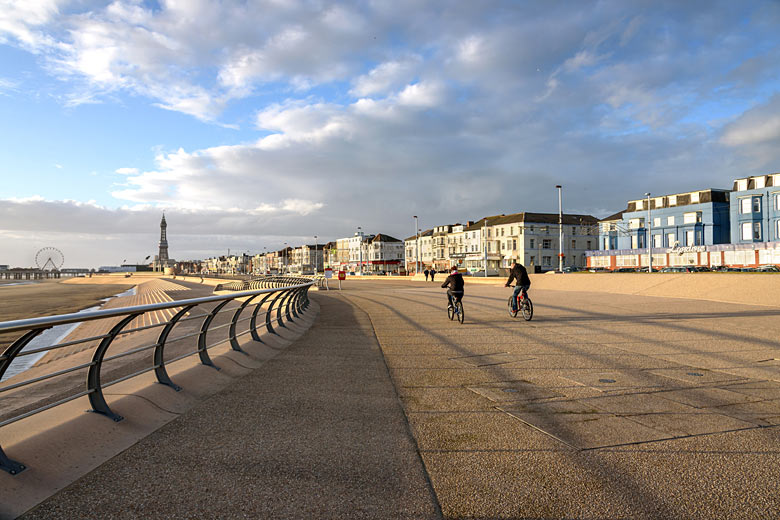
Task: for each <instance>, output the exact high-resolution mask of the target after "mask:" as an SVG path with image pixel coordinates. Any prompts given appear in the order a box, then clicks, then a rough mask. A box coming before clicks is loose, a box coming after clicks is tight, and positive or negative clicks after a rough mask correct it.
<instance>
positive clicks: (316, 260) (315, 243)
mask: <svg viewBox="0 0 780 520" xmlns="http://www.w3.org/2000/svg"><path fill="white" fill-rule="evenodd" d="M318 267H319V260H318V259H317V235H314V276H317V268H318Z"/></svg>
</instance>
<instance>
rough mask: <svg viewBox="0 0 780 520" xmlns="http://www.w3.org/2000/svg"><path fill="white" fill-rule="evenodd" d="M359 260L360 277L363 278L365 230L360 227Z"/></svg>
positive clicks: (358, 233)
mask: <svg viewBox="0 0 780 520" xmlns="http://www.w3.org/2000/svg"><path fill="white" fill-rule="evenodd" d="M357 235H358V259H359V263H360V276H363V228H362V227H360V226H358V232H357Z"/></svg>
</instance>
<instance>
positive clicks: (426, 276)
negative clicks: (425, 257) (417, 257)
mask: <svg viewBox="0 0 780 520" xmlns="http://www.w3.org/2000/svg"><path fill="white" fill-rule="evenodd" d="M423 274H425V281H426V282H427V281H428V270H427V269H426V270H425V271H423Z"/></svg>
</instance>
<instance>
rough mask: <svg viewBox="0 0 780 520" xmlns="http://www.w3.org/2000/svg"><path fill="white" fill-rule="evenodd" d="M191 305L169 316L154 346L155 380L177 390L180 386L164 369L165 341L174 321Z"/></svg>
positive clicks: (186, 311)
mask: <svg viewBox="0 0 780 520" xmlns="http://www.w3.org/2000/svg"><path fill="white" fill-rule="evenodd" d="M193 307H195V305H188V306H187V307H185V308H183V309H182V310H180V311H179V312H177V313H176V315H175V316H174V317H173V318H171V321H169V322H168V323H167V324H166V325H165V328H164V329H163V330H162V332H161V333H160V337H159V338H158V339H157V346H156V347H154V367H155V368H154V373H155V375H156V376H157V382H158V383H162V384H164V385H168V386H170V387H171V388H173V389H174V390H176V391H177V392H178V391H179V390H181V387H180V386H179V385H177V384H175V383H174V382H173V381H171V378H170V377H169V376H168V371H167V370H166V369H165V357H164V353H165V352H164V351H165V342H166V341H168V335H169V334H170V333H171V331H172V330H173V327H174V326H175V325H176V323H178V321H179V320H180V319H181V318H182V316H184V315H185V314H187V313H188V312H189V311H190V309H192V308H193Z"/></svg>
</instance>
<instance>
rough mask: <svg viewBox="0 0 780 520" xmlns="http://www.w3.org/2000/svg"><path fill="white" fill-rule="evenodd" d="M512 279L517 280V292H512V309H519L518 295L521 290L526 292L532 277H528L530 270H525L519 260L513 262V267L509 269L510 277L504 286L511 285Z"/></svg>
mask: <svg viewBox="0 0 780 520" xmlns="http://www.w3.org/2000/svg"><path fill="white" fill-rule="evenodd" d="M512 280H516V281H517V283H516V284H515V292H514V293H513V294H512V310H513V311H517V295H518V294H520V291H523V293H525V292H526V291H528V289H530V287H531V279H530V278H528V271H526V270H525V267H524V266H523V264H521V263H519V262H518V261H517V260H515V261H514V263H513V264H512V268H511V269H510V270H509V279H508V280H507V281H506V283H505V284H504V287H509V286H510V285H511V284H512Z"/></svg>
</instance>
